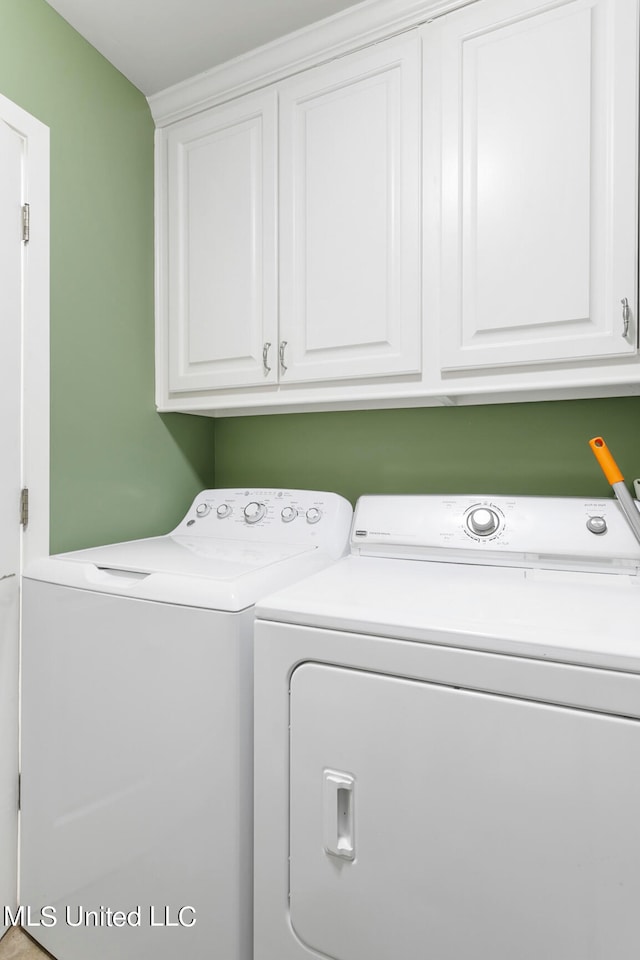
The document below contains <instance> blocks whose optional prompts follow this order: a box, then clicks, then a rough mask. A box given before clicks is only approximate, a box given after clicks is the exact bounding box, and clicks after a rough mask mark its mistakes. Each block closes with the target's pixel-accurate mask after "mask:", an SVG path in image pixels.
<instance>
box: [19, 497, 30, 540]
mask: <svg viewBox="0 0 640 960" xmlns="http://www.w3.org/2000/svg"><path fill="white" fill-rule="evenodd" d="M28 523H29V489H28V488H27V487H23V488H22V490H21V491H20V526H22V527H24V529H25V530H26V529H27V524H28Z"/></svg>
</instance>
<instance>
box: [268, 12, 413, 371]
mask: <svg viewBox="0 0 640 960" xmlns="http://www.w3.org/2000/svg"><path fill="white" fill-rule="evenodd" d="M279 102H280V138H281V139H280V350H281V358H279V359H281V362H280V382H281V383H282V384H287V383H297V382H301V381H314V380H336V379H347V380H349V379H352V378H354V377H380V376H390V375H394V376H397V375H400V374H417V373H419V372H420V369H421V323H420V280H419V270H420V223H419V218H420V209H419V198H420V169H419V165H420V142H419V141H420V119H419V118H420V106H419V105H420V47H419V41H418V37H417V34H416V32H415V31H414V32H411V33H409V34H408V35H406V36H402V37H399V38H396V39H393V40H389V41H387V42H385V43H380V44H378V45H376V46H374V47H372V48H370V49H368V50H365V51H362V52H360V53H356V54H352V55H349V56H346V57H344V58H343V59H339V60H336V61H333V62H332V63H329V64H327V65H325V66H321V67H317V68H315V69H313V70H309V71H306V72H304V73H301V74H299V75H298V76H296V77H292V78H291V79H290V80H287V81H286V82H284V83H283V84H282V85H281V87H280V92H279Z"/></svg>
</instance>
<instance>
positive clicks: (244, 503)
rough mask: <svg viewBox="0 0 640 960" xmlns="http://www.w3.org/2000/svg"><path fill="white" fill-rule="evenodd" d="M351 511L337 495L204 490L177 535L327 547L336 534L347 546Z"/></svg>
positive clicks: (176, 530) (284, 490)
mask: <svg viewBox="0 0 640 960" xmlns="http://www.w3.org/2000/svg"><path fill="white" fill-rule="evenodd" d="M352 512H353V511H352V509H351V505H350V504H349V502H348V501H347V500H345V499H344V497H341V496H339V495H338V494H336V493H325V492H320V491H315V490H286V489H281V490H280V489H275V490H274V489H257V488H253V489H244V490H237V489H224V490H222V489H221V490H203V491H202V493H200V494H198V496H197V497H196V498H195V500H194V502H193V504H192V506H191V509H190V510H189V512H188V513H187V515H186V517H185V518H184V520H183V521H182V522H181V523H180V524H179V526H178V527H176V529H175V530H174V531H173V534H174V535H179V534H185V535H186V534H188V535H189V536H207V537H218V538H220V539H231V540H246V539H250V540H252V541H255V540H263V541H272V542H276V541H277V542H282V543H306V542H309V543H311V544H316V545H322V544H323V543H324V544H325V545H326V544H331V543H332V541H333V539H335V536H336V532H337V531H338V530H339V531H340V537H341V538H342V541H343V543H344V531H345V525H346V526H347V529H349V528H350V523H351V516H352Z"/></svg>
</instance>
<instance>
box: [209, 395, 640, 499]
mask: <svg viewBox="0 0 640 960" xmlns="http://www.w3.org/2000/svg"><path fill="white" fill-rule="evenodd" d="M598 434H602V435H603V436H604V438H605V440H606V441H607V444H608V445H609V447H610V449H611V451H612V453H613V455H614V456H615V458H616V459H617V461H618V464H619V466H620V468H621V470H622V472H623V473H624V474H625V478H626V479H627V480H628V481H631V480H633V478H634V477H640V398H638V397H632V398H619V399H618V398H615V399H611V400H573V401H561V402H560V401H559V402H554V403H517V404H496V405H490V406H478V407H446V408H425V409H416V410H371V411H367V412H362V413H353V412H348V413H315V414H314V413H306V414H290V415H284V416H265V417H263V416H260V417H242V418H239V419H227V420H218V421H217V422H216V484H217V485H218V486H227V485H230V486H235V485H246V486H250V485H252V484H257V485H260V486H271V485H273V486H290V487H299V488H302V489H304V488H306V487H309V488H315V489H321V490H335V491H336V492H338V493H341V494H343V495H344V496H345V497H347V498H348V499H350V500H351V501H352V502H355V500H356V498H357V497H358V496H359V495H360V494H363V493H506V494H521V495H526V494H539V495H547V496H554V495H555V496H588V497H591V496H593V497H596V496H597V497H601V496H610V495H611V488H610V487H609V486H608V485H607V482H606V480H605V479H604V477H603V475H602V473H601V471H600V468H599V467H598V465H597V463H596V460H595V458H594V456H593V454H592V453H591V450H590V449H589V446H588V440H590V438H591V437H594V436H597V435H598Z"/></svg>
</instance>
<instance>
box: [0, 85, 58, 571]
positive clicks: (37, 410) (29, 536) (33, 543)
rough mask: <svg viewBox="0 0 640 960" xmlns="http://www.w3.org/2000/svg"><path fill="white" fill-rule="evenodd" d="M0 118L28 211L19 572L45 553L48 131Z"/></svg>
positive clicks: (3, 107)
mask: <svg viewBox="0 0 640 960" xmlns="http://www.w3.org/2000/svg"><path fill="white" fill-rule="evenodd" d="M0 119H2V120H4V122H5V123H6V124H8V125H9V126H10V127H12V128H13V129H14V130H15V131H16V132H17V133H18V134H19V135H20V136H22V137H23V138H24V141H25V176H24V196H23V203H28V204H29V209H30V227H29V241H28V243H24V244H23V278H24V283H23V292H22V298H23V311H22V317H23V330H22V477H23V485H24V486H26V487H27V488H28V489H29V523H28V525H27V528H26V530H25V531H24V534H23V538H22V557H21V561H22V563H21V567H22V569H24V566H25V565H26V564H27V563H28V562H29V561H30V560H33V559H35V558H36V557H42V556H48V554H49V408H50V405H49V198H50V189H49V128H48V127H47V126H46V125H45V124H44V123H42V122H41V121H40V120H37V119H36V118H35V117H33V116H31V114H29V113H27V112H26V111H25V110H23V109H22V108H21V107H18V106H17V105H16V104H15V103H12V101H11V100H8V99H7V98H6V97H3V96H2V95H1V94H0ZM17 509H18V505H17V504H16V510H17Z"/></svg>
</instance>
